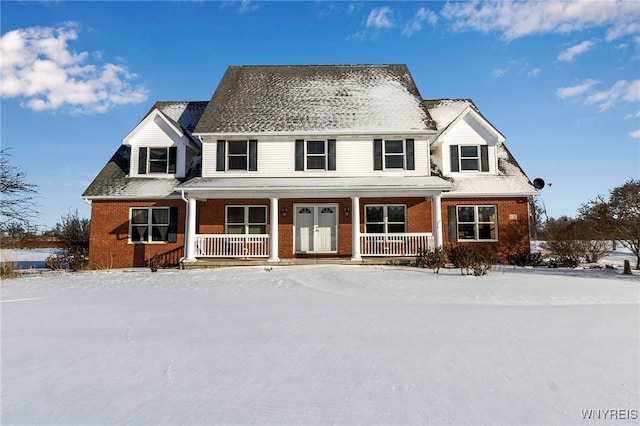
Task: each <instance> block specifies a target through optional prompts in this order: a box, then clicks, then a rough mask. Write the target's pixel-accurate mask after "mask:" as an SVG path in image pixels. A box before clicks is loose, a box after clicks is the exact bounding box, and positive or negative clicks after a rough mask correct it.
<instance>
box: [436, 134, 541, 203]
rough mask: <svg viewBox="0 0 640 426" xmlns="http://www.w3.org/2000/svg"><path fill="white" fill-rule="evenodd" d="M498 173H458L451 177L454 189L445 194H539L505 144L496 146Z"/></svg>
mask: <svg viewBox="0 0 640 426" xmlns="http://www.w3.org/2000/svg"><path fill="white" fill-rule="evenodd" d="M496 150H497V156H498V174H497V175H487V174H480V173H470V174H465V173H456V174H455V175H454V176H451V177H450V180H451V181H452V183H453V189H452V190H451V192H450V193H449V194H445V196H447V195H448V196H451V197H453V196H469V195H471V196H491V195H493V196H509V195H518V196H529V195H537V193H538V192H537V191H536V190H535V188H534V187H533V185H531V182H530V181H529V178H528V177H527V175H526V174H525V173H524V172H523V171H522V169H521V168H520V166H519V165H518V163H517V162H516V161H515V159H514V158H513V156H512V155H511V153H510V152H509V150H508V149H507V147H506V146H505V145H504V144H500V145H497V146H496Z"/></svg>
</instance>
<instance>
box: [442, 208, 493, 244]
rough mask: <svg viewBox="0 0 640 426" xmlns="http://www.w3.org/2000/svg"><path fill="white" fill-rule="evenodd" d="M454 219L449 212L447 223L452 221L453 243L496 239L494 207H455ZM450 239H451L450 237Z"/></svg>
mask: <svg viewBox="0 0 640 426" xmlns="http://www.w3.org/2000/svg"><path fill="white" fill-rule="evenodd" d="M453 208H454V209H455V217H453V215H452V212H453V211H450V218H449V221H450V222H451V221H452V220H453V222H454V223H453V225H452V224H451V223H450V224H449V226H453V227H455V235H454V236H453V237H454V238H455V239H453V241H465V240H467V241H481V240H496V239H497V234H496V230H497V215H496V206H455V207H453ZM450 237H452V236H451V235H450Z"/></svg>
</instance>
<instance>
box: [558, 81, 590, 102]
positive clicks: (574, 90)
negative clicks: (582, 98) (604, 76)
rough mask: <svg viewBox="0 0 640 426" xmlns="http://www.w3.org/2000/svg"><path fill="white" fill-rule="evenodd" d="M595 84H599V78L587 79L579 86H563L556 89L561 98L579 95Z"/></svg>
mask: <svg viewBox="0 0 640 426" xmlns="http://www.w3.org/2000/svg"><path fill="white" fill-rule="evenodd" d="M594 84H598V81H597V80H592V79H587V80H585V81H583V82H582V83H580V84H578V85H577V86H569V87H561V88H559V89H558V90H556V96H558V98H560V99H567V98H573V97H576V96H579V95H581V94H583V93H585V92H586V91H587V90H589V89H590V88H591V87H592V86H593V85H594Z"/></svg>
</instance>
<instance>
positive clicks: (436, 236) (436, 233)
mask: <svg viewBox="0 0 640 426" xmlns="http://www.w3.org/2000/svg"><path fill="white" fill-rule="evenodd" d="M431 202H432V203H433V209H432V210H433V243H434V245H435V246H436V247H435V248H440V247H442V196H441V195H434V196H433V198H432V201H431Z"/></svg>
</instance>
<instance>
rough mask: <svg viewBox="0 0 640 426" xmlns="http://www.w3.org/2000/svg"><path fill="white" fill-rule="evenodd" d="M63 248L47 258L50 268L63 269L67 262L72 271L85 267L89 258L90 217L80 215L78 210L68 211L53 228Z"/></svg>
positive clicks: (46, 262) (46, 263)
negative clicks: (83, 217)
mask: <svg viewBox="0 0 640 426" xmlns="http://www.w3.org/2000/svg"><path fill="white" fill-rule="evenodd" d="M53 233H54V235H55V236H56V238H57V239H58V241H59V242H60V245H61V247H62V249H61V250H60V251H59V252H58V253H56V254H54V255H52V256H50V257H49V258H47V260H46V261H45V265H46V266H47V268H49V269H62V268H63V266H64V265H65V264H66V265H68V267H69V269H70V270H71V271H74V272H75V271H81V270H83V269H85V267H86V265H87V262H88V259H89V219H81V218H80V217H78V211H77V210H76V211H75V213H67V214H66V215H65V216H63V217H62V222H60V223H57V224H56V227H55V229H54V230H53Z"/></svg>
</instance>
